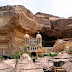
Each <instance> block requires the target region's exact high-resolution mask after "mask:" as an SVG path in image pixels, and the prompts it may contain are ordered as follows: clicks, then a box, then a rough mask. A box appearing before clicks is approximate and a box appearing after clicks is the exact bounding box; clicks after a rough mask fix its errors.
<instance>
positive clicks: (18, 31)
mask: <svg viewBox="0 0 72 72" xmlns="http://www.w3.org/2000/svg"><path fill="white" fill-rule="evenodd" d="M26 31H28V34H29V35H30V37H31V38H32V37H35V36H36V34H37V32H38V31H40V33H41V35H42V39H43V46H46V47H47V46H53V45H54V43H55V41H56V40H57V39H59V38H61V39H62V38H72V19H60V17H57V16H53V15H49V14H44V13H37V14H35V15H33V13H32V12H31V11H30V10H28V9H26V8H25V7H24V6H21V5H15V6H3V7H0V53H1V54H2V51H3V50H5V53H6V54H9V55H12V54H14V53H15V51H23V50H24V34H25V32H26Z"/></svg>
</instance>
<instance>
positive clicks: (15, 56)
mask: <svg viewBox="0 0 72 72" xmlns="http://www.w3.org/2000/svg"><path fill="white" fill-rule="evenodd" d="M24 53H25V52H19V51H16V52H15V54H14V55H13V58H14V59H17V58H18V59H20V55H22V54H24Z"/></svg>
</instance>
